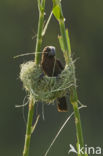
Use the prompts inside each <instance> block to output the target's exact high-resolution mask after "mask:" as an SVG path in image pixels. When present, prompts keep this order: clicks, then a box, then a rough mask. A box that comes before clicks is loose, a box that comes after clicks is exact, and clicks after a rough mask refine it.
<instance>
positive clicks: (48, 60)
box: [41, 46, 68, 112]
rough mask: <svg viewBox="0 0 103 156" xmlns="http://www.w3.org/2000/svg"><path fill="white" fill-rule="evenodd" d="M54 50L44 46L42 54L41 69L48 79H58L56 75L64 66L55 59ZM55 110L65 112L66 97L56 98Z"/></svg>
mask: <svg viewBox="0 0 103 156" xmlns="http://www.w3.org/2000/svg"><path fill="white" fill-rule="evenodd" d="M55 56H56V49H55V47H54V46H46V47H45V48H44V49H43V52H42V58H41V67H42V70H43V73H44V74H45V75H47V76H49V77H53V76H55V77H58V75H59V74H60V73H61V72H62V70H64V66H63V64H62V63H61V61H60V60H59V59H56V57H55ZM56 102H57V110H58V112H67V111H68V107H67V101H66V97H65V96H63V97H60V98H57V100H56Z"/></svg>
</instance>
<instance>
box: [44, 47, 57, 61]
mask: <svg viewBox="0 0 103 156" xmlns="http://www.w3.org/2000/svg"><path fill="white" fill-rule="evenodd" d="M55 54H56V50H55V47H54V46H47V47H45V48H44V49H43V56H44V57H48V58H49V57H50V58H51V57H54V56H55Z"/></svg>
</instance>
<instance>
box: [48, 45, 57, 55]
mask: <svg viewBox="0 0 103 156" xmlns="http://www.w3.org/2000/svg"><path fill="white" fill-rule="evenodd" d="M50 49H51V50H50V51H49V56H55V53H56V50H55V47H53V46H51V47H50Z"/></svg>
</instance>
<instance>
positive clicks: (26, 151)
mask: <svg viewBox="0 0 103 156" xmlns="http://www.w3.org/2000/svg"><path fill="white" fill-rule="evenodd" d="M38 9H39V22H38V32H37V40H36V48H35V62H36V64H37V65H38V64H39V63H40V57H41V53H40V49H41V44H42V31H43V25H44V9H45V0H41V1H40V0H38ZM33 114H34V100H33V98H30V103H29V111H28V119H27V127H26V135H25V144H24V150H23V156H29V148H30V140H31V135H32V132H33V131H34V129H35V127H36V125H37V122H38V120H37V121H36V123H35V126H34V127H33V128H32V122H33ZM37 119H39V118H37Z"/></svg>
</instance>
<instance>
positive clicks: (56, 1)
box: [53, 0, 61, 8]
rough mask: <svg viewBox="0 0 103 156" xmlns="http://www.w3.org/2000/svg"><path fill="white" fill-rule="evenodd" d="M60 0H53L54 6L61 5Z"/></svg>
mask: <svg viewBox="0 0 103 156" xmlns="http://www.w3.org/2000/svg"><path fill="white" fill-rule="evenodd" d="M60 1H61V0H53V8H54V7H55V6H56V5H60Z"/></svg>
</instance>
